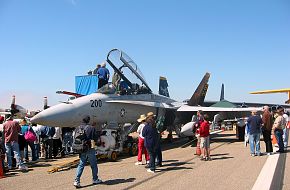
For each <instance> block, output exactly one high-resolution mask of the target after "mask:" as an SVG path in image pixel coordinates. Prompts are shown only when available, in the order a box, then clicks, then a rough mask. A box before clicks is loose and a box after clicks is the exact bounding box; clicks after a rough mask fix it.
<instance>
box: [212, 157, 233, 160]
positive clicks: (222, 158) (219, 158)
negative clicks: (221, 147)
mask: <svg viewBox="0 0 290 190" xmlns="http://www.w3.org/2000/svg"><path fill="white" fill-rule="evenodd" d="M231 158H234V157H232V156H227V157H226V156H222V157H218V158H212V160H226V159H231Z"/></svg>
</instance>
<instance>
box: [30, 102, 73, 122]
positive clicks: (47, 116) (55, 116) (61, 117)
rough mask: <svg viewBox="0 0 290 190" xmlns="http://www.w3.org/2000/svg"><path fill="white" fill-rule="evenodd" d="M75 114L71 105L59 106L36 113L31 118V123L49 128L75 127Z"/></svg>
mask: <svg viewBox="0 0 290 190" xmlns="http://www.w3.org/2000/svg"><path fill="white" fill-rule="evenodd" d="M75 114H76V112H75V110H74V109H73V107H72V105H68V104H59V105H56V106H53V107H50V108H48V109H46V110H43V111H42V112H40V113H38V114H37V115H35V116H34V117H32V118H31V122H32V123H37V124H40V125H46V126H51V127H75V126H73V123H74V119H75Z"/></svg>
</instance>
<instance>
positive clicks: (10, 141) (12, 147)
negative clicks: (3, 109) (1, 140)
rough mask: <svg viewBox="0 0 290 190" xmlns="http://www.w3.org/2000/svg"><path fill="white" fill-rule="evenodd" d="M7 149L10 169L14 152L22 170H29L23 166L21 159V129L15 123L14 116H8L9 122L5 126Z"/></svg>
mask: <svg viewBox="0 0 290 190" xmlns="http://www.w3.org/2000/svg"><path fill="white" fill-rule="evenodd" d="M3 130H4V137H5V148H6V154H7V161H8V169H11V168H12V151H13V153H14V155H15V156H16V162H17V164H18V167H19V169H20V170H27V167H26V166H25V165H24V164H23V162H22V161H21V158H20V152H19V144H18V133H20V131H21V127H20V125H19V124H18V122H16V121H13V116H12V115H8V117H7V121H6V122H5V123H4V125H3Z"/></svg>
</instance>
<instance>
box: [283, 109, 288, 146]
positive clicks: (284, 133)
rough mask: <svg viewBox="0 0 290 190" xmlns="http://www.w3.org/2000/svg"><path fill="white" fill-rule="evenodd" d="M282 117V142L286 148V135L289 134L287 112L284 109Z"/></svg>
mask: <svg viewBox="0 0 290 190" xmlns="http://www.w3.org/2000/svg"><path fill="white" fill-rule="evenodd" d="M283 118H284V120H285V122H286V123H285V126H284V129H283V142H284V149H287V146H288V135H289V128H288V127H289V125H288V123H289V112H285V111H284V114H283Z"/></svg>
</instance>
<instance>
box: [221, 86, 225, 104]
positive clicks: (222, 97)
mask: <svg viewBox="0 0 290 190" xmlns="http://www.w3.org/2000/svg"><path fill="white" fill-rule="evenodd" d="M224 99H225V86H224V84H222V89H221V97H220V101H222V100H224Z"/></svg>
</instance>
